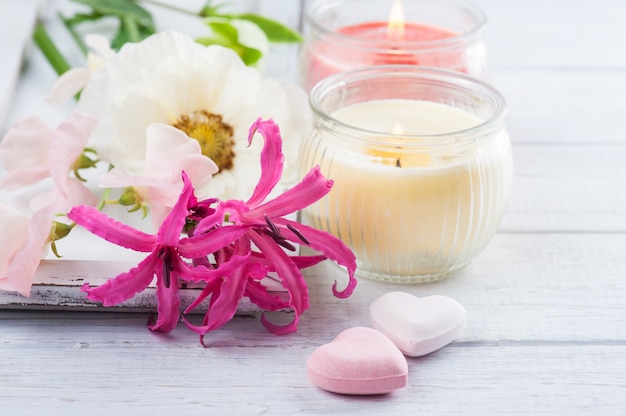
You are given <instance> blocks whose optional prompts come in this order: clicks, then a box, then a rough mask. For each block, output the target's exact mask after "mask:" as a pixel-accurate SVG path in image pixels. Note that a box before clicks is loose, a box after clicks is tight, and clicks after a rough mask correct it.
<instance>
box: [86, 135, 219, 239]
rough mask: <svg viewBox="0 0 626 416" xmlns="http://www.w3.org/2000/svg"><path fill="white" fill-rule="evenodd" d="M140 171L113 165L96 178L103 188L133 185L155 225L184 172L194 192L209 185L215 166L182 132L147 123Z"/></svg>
mask: <svg viewBox="0 0 626 416" xmlns="http://www.w3.org/2000/svg"><path fill="white" fill-rule="evenodd" d="M143 161H144V165H143V169H142V172H141V173H140V174H139V175H133V174H131V173H129V172H128V171H127V170H126V169H124V168H123V167H117V168H113V169H112V170H111V171H109V172H107V173H105V174H104V175H102V176H101V177H100V178H99V181H98V185H99V186H101V187H104V188H126V187H134V188H135V191H136V192H137V193H138V194H139V195H140V197H141V199H142V201H143V202H144V203H145V204H147V205H148V206H149V207H150V210H151V212H152V221H153V223H154V225H155V226H157V227H158V226H159V225H160V224H161V223H162V222H163V220H164V219H165V217H166V216H167V215H168V214H169V212H170V211H171V209H172V207H173V206H174V204H175V203H176V201H177V200H178V196H179V195H180V192H181V190H182V189H183V181H182V178H181V175H180V173H181V172H183V171H184V172H186V173H187V175H188V176H189V179H190V180H191V182H192V184H193V185H194V186H195V187H196V188H197V189H198V193H199V194H202V191H203V190H204V189H205V188H206V187H207V185H208V184H209V182H210V180H211V177H212V175H213V174H215V173H216V172H217V170H218V168H217V165H216V164H215V163H214V162H213V161H212V160H211V159H209V158H207V157H205V156H203V155H202V151H201V150H200V145H199V144H198V142H197V141H196V140H193V139H190V138H189V137H188V136H187V135H186V134H185V133H183V132H182V131H180V130H178V129H177V128H174V127H172V126H168V125H165V124H151V125H150V126H148V128H147V130H146V151H145V158H144V160H143Z"/></svg>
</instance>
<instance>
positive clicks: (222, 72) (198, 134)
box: [78, 31, 310, 199]
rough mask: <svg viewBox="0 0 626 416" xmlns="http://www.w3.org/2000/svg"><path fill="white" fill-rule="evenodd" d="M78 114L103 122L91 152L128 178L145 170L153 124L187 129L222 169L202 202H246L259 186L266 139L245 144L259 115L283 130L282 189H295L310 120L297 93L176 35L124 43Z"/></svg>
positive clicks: (225, 52) (216, 49)
mask: <svg viewBox="0 0 626 416" xmlns="http://www.w3.org/2000/svg"><path fill="white" fill-rule="evenodd" d="M78 110H79V111H82V112H87V113H91V114H94V115H96V116H97V117H99V118H100V123H99V124H98V127H97V128H96V130H95V132H94V134H93V136H92V140H91V141H90V143H89V146H91V147H94V148H95V149H96V150H97V151H98V153H99V155H100V157H101V158H102V159H104V160H106V161H109V162H111V163H113V164H114V165H115V166H119V167H123V168H124V169H125V170H126V171H127V172H128V173H129V174H131V175H141V174H142V173H144V171H145V169H144V167H145V155H146V141H147V138H146V128H147V127H148V126H149V125H150V124H153V123H163V124H167V125H170V126H174V127H176V128H178V129H180V130H182V131H184V132H185V133H186V134H187V135H188V136H190V137H191V138H194V139H196V140H197V141H198V143H199V144H200V147H201V149H202V153H203V154H204V155H205V156H208V157H210V158H211V159H213V160H214V161H215V163H216V164H217V165H218V167H219V169H220V171H219V172H218V173H217V174H216V175H215V176H213V179H212V181H210V183H209V185H208V187H207V189H206V190H204V191H205V192H206V193H207V195H201V196H210V197H216V198H221V199H246V198H248V197H249V196H250V195H251V194H252V190H253V189H254V186H255V185H256V183H257V182H258V178H259V176H260V163H259V157H260V151H261V148H262V141H261V140H258V141H254V142H253V143H252V145H251V146H250V147H249V148H248V143H247V137H248V130H249V128H250V126H251V125H252V124H253V123H254V122H255V120H256V119H257V118H258V117H262V118H264V119H267V118H272V119H273V120H274V121H275V122H276V123H277V124H278V125H279V126H280V129H281V133H282V136H283V139H284V143H283V151H284V153H285V173H284V175H283V181H282V182H281V185H284V186H289V185H290V184H293V183H295V182H296V180H297V179H298V178H297V171H298V169H297V154H298V148H299V144H300V140H301V137H302V135H303V133H304V130H305V127H306V125H307V123H308V120H309V114H310V113H309V111H310V110H309V107H308V104H307V97H306V94H305V93H304V91H303V90H301V89H300V88H298V87H296V86H293V85H284V84H282V83H279V82H277V81H275V80H270V79H265V80H264V79H261V77H260V75H259V73H258V72H257V71H256V70H255V69H252V68H249V67H246V66H245V65H244V64H243V63H242V62H241V60H240V59H239V57H238V56H237V55H236V54H235V53H234V52H233V51H232V50H230V49H226V48H223V47H221V46H208V47H205V46H202V45H200V44H198V43H196V42H194V41H193V39H192V38H191V37H189V36H187V35H185V34H182V33H178V32H173V31H167V32H161V33H159V34H156V35H153V36H151V37H149V38H148V39H146V40H144V41H142V42H140V43H137V44H127V45H125V46H124V47H123V48H122V49H121V51H120V52H119V53H118V54H117V55H116V56H115V57H114V58H112V59H111V60H109V61H108V63H107V65H106V66H105V67H104V68H102V70H100V71H98V73H97V74H95V76H94V77H93V78H92V80H91V81H90V82H89V84H88V85H87V86H86V87H85V89H84V90H83V93H82V95H81V98H80V101H79V104H78ZM199 191H202V190H199ZM202 193H204V192H202Z"/></svg>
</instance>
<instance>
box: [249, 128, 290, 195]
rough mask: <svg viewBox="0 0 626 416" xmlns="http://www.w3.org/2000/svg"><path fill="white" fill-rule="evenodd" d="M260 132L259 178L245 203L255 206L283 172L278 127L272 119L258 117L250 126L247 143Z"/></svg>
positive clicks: (272, 187)
mask: <svg viewBox="0 0 626 416" xmlns="http://www.w3.org/2000/svg"><path fill="white" fill-rule="evenodd" d="M257 131H258V132H259V133H261V135H262V136H263V138H264V139H265V143H264V145H263V150H262V151H261V178H260V179H259V183H258V184H257V186H256V187H255V188H254V192H253V193H252V196H251V197H250V199H248V202H247V205H250V206H256V205H258V204H260V203H261V202H263V200H264V199H265V198H266V197H267V195H269V193H270V192H271V191H272V189H274V187H275V186H276V184H277V183H278V181H279V180H280V178H281V176H282V174H283V165H284V161H285V156H284V155H283V151H282V142H283V141H282V138H281V136H280V129H279V128H278V125H277V124H276V123H274V121H273V120H271V119H270V120H266V121H263V120H261V119H260V118H259V119H257V120H256V122H254V123H253V124H252V126H251V127H250V132H249V134H248V143H250V142H252V137H253V136H254V135H255V134H256V132H257Z"/></svg>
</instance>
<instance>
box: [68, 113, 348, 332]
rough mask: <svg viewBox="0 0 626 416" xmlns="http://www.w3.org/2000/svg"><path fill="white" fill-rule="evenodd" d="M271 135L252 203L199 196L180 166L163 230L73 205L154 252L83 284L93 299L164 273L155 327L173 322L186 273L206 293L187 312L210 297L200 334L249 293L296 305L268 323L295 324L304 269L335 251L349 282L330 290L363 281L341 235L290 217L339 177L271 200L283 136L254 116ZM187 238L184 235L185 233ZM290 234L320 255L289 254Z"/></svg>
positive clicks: (274, 303) (302, 306)
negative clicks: (271, 288) (281, 319)
mask: <svg viewBox="0 0 626 416" xmlns="http://www.w3.org/2000/svg"><path fill="white" fill-rule="evenodd" d="M257 131H258V132H260V133H261V134H262V136H263V137H264V138H265V144H264V146H263V150H262V152H261V166H262V169H261V178H260V180H259V183H258V184H257V186H256V188H255V190H254V192H253V194H252V197H250V199H248V201H247V202H243V201H237V200H229V201H224V202H219V201H217V200H215V199H209V200H203V201H198V199H197V198H196V197H195V195H194V194H193V188H192V186H191V183H190V181H189V179H188V177H187V175H186V174H185V173H184V172H183V173H182V176H183V182H184V188H183V192H182V193H181V194H180V196H179V198H178V202H177V203H176V204H175V206H174V208H173V209H172V211H171V212H170V214H169V215H168V217H167V218H166V220H165V221H164V222H163V224H162V226H161V228H160V229H159V232H158V233H157V235H156V236H154V235H149V234H145V233H143V232H141V231H138V230H135V229H133V228H131V227H129V226H126V225H124V224H120V223H117V222H115V221H114V220H112V219H111V218H108V217H107V216H106V215H105V214H103V213H101V212H99V211H97V210H96V209H94V208H90V207H76V208H74V209H72V211H71V212H70V213H69V217H70V218H71V219H72V220H73V221H75V222H76V223H77V224H78V225H81V226H83V227H85V228H87V229H88V230H89V231H91V232H92V233H94V234H97V235H99V236H100V237H103V238H105V239H106V240H108V241H110V242H113V243H115V244H118V245H121V246H124V247H127V248H131V249H133V250H137V251H144V252H150V253H151V254H149V255H148V257H146V259H145V260H144V261H142V262H141V263H140V264H139V265H138V266H137V267H136V268H134V269H132V270H130V271H129V272H127V273H122V274H120V275H118V276H117V277H115V278H114V279H112V280H109V281H108V282H107V283H105V284H104V285H102V286H100V287H96V288H92V287H90V286H89V285H85V286H84V291H86V292H87V293H88V297H89V299H92V300H97V301H100V302H102V303H104V304H105V305H114V304H118V303H120V302H123V301H125V300H126V299H129V298H130V297H132V296H134V295H135V294H136V293H138V292H140V291H142V290H143V289H145V288H146V287H147V286H148V284H150V282H151V281H152V279H153V277H154V276H156V278H157V282H156V284H157V297H158V312H159V316H158V320H157V322H156V323H155V324H153V325H150V329H152V330H160V331H170V330H171V329H173V328H174V326H175V325H176V322H177V320H178V317H179V311H178V308H179V306H180V302H179V300H178V287H179V284H180V281H181V280H182V281H189V282H194V283H197V284H201V285H204V288H203V290H202V291H201V293H200V295H199V296H198V298H197V299H196V301H195V302H193V304H192V305H190V306H189V308H187V309H186V311H185V313H187V312H189V311H190V310H191V309H194V308H196V307H198V306H199V305H200V303H201V302H202V301H203V300H204V299H206V298H207V297H209V296H210V302H209V307H208V311H207V313H206V315H205V317H204V320H203V322H202V324H201V325H194V324H192V323H190V322H189V321H188V320H185V323H186V324H187V326H188V327H189V328H191V329H192V330H194V331H195V332H197V333H199V334H200V335H201V340H202V337H203V336H204V335H205V334H206V333H207V332H208V331H211V330H215V329H218V328H220V327H221V326H223V325H224V324H225V323H226V322H228V321H229V320H230V319H231V318H232V317H233V316H234V314H235V312H236V310H237V305H238V304H239V301H240V299H241V298H242V297H243V296H247V297H249V298H250V300H251V301H252V302H254V303H255V304H257V305H258V306H259V307H261V308H262V309H265V310H269V311H276V310H280V309H291V310H292V311H293V312H294V319H293V321H292V322H291V323H290V324H288V325H285V326H279V325H275V324H273V323H271V322H269V321H268V320H267V319H266V317H265V315H264V316H263V317H262V322H263V324H264V325H265V326H266V327H267V328H268V329H269V330H270V331H272V332H274V333H277V334H284V333H288V332H292V331H295V330H296V329H297V324H298V322H299V319H300V316H301V315H302V313H303V312H304V311H305V310H307V309H308V307H309V298H308V296H309V295H308V288H307V284H306V281H305V280H304V278H303V276H302V272H301V270H300V269H302V268H305V267H309V266H311V265H313V264H316V263H317V262H319V261H321V260H323V259H325V258H330V259H332V260H334V261H336V262H337V263H339V264H341V265H343V266H345V267H346V269H347V271H348V276H349V282H348V285H347V287H346V288H345V289H344V290H341V291H340V290H337V287H336V285H337V284H336V283H335V285H334V286H333V293H334V294H335V296H338V297H347V296H349V295H350V294H351V293H352V291H353V290H354V288H355V286H356V279H355V278H354V272H355V269H356V261H355V257H354V254H353V253H352V252H351V251H350V250H349V249H348V248H347V247H346V246H345V245H344V244H343V243H342V242H341V241H340V240H339V239H337V238H335V237H334V236H332V235H330V234H328V233H326V232H323V231H319V230H315V229H313V228H311V227H307V226H304V225H302V224H299V223H297V222H295V221H291V220H288V219H286V218H283V216H285V215H288V214H291V213H293V212H295V211H297V210H299V209H301V208H304V207H306V206H308V205H309V204H311V203H313V202H315V201H317V200H318V199H320V198H321V197H323V196H324V195H326V194H327V193H328V192H329V191H330V189H331V187H332V181H329V180H326V179H325V178H324V177H323V176H322V175H321V173H320V171H319V168H317V167H316V168H314V169H312V170H311V172H310V173H309V174H308V175H306V176H305V178H304V179H303V180H302V181H301V182H300V183H299V184H297V185H296V186H294V187H293V188H291V189H290V190H288V191H286V192H285V193H283V194H282V195H279V196H278V197H276V198H274V199H273V200H270V201H267V202H266V201H265V199H266V198H267V196H268V195H269V194H270V192H271V191H272V189H273V188H274V187H275V186H276V183H277V182H278V180H279V179H280V176H281V174H282V165H283V156H282V150H281V143H282V139H281V137H280V133H279V130H278V127H277V126H276V124H274V123H273V122H272V121H271V120H270V121H265V122H264V121H261V120H257V121H256V122H255V123H254V125H253V126H252V128H251V129H250V133H249V139H248V140H249V141H250V140H252V137H253V136H254V135H255V133H256V132H257ZM183 232H184V233H186V234H187V235H189V237H181V234H182V233H183ZM293 243H297V244H303V245H307V246H309V247H311V248H314V249H316V250H318V251H320V252H321V253H322V254H323V255H322V256H319V255H318V256H289V255H288V254H287V253H286V252H285V249H286V250H293V249H294V247H293ZM270 272H273V273H275V275H276V276H277V279H278V282H279V283H280V284H281V285H282V286H283V288H284V289H285V292H286V296H285V297H284V298H281V297H279V296H273V295H272V294H270V293H269V292H268V291H267V288H266V287H265V285H264V282H263V280H264V279H265V278H266V277H267V275H268V273H270Z"/></svg>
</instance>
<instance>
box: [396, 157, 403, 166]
mask: <svg viewBox="0 0 626 416" xmlns="http://www.w3.org/2000/svg"><path fill="white" fill-rule="evenodd" d="M396 167H397V168H401V167H402V162H400V159H396Z"/></svg>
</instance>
